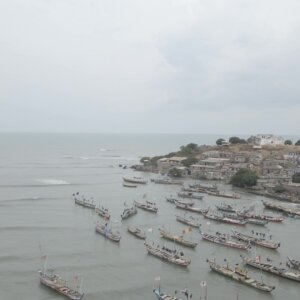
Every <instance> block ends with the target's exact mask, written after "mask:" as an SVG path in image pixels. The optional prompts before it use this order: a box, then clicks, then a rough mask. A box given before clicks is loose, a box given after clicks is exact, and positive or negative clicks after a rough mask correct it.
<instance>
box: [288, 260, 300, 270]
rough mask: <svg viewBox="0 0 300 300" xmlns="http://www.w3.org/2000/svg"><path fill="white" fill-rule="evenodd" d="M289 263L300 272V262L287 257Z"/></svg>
mask: <svg viewBox="0 0 300 300" xmlns="http://www.w3.org/2000/svg"><path fill="white" fill-rule="evenodd" d="M287 259H288V261H289V263H290V264H291V267H293V268H294V269H298V270H300V261H299V260H296V259H292V258H290V257H287Z"/></svg>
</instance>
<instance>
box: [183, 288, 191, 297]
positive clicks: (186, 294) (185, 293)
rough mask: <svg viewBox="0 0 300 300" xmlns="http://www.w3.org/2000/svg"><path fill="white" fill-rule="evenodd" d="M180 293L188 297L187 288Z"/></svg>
mask: <svg viewBox="0 0 300 300" xmlns="http://www.w3.org/2000/svg"><path fill="white" fill-rule="evenodd" d="M181 293H183V294H184V295H185V296H187V297H188V295H189V291H188V289H187V288H185V289H183V290H181Z"/></svg>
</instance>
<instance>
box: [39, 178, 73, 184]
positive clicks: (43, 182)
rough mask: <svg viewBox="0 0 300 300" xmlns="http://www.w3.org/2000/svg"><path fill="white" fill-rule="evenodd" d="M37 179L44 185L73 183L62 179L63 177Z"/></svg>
mask: <svg viewBox="0 0 300 300" xmlns="http://www.w3.org/2000/svg"><path fill="white" fill-rule="evenodd" d="M37 181H38V182H40V183H42V184H43V185H69V184H71V183H70V182H68V181H65V180H61V179H38V180H37Z"/></svg>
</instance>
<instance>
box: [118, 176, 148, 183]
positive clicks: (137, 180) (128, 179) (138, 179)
mask: <svg viewBox="0 0 300 300" xmlns="http://www.w3.org/2000/svg"><path fill="white" fill-rule="evenodd" d="M123 180H124V181H125V182H130V183H138V184H146V183H147V182H148V181H147V180H146V179H144V178H142V177H137V176H133V177H123Z"/></svg>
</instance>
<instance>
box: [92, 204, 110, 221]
mask: <svg viewBox="0 0 300 300" xmlns="http://www.w3.org/2000/svg"><path fill="white" fill-rule="evenodd" d="M95 212H96V214H98V215H99V216H100V217H103V218H104V219H110V214H109V212H108V209H107V208H104V207H103V206H101V207H96V208H95Z"/></svg>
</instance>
